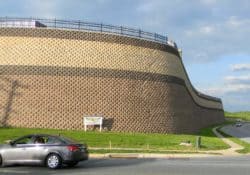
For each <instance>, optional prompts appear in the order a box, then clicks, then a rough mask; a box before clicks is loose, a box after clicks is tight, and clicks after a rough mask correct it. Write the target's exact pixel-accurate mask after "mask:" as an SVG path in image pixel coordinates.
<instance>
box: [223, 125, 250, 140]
mask: <svg viewBox="0 0 250 175" xmlns="http://www.w3.org/2000/svg"><path fill="white" fill-rule="evenodd" d="M222 131H223V132H225V133H227V134H229V135H232V136H234V137H238V138H240V139H241V140H243V141H246V142H248V143H250V123H243V125H242V126H241V127H236V126H235V125H227V126H224V127H223V128H222Z"/></svg>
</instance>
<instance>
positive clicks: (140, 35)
mask: <svg viewBox="0 0 250 175" xmlns="http://www.w3.org/2000/svg"><path fill="white" fill-rule="evenodd" d="M139 38H141V29H139Z"/></svg>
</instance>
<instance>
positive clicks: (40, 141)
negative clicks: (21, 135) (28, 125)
mask: <svg viewBox="0 0 250 175" xmlns="http://www.w3.org/2000/svg"><path fill="white" fill-rule="evenodd" d="M47 142H48V137H46V136H36V137H35V139H34V143H35V144H45V143H47Z"/></svg>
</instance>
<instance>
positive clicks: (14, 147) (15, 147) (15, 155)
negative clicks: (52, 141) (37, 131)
mask: <svg viewBox="0 0 250 175" xmlns="http://www.w3.org/2000/svg"><path fill="white" fill-rule="evenodd" d="M32 144H33V136H25V137H22V138H19V139H17V140H15V141H14V142H13V143H12V144H11V146H10V147H9V149H7V150H6V151H5V153H4V154H5V161H6V162H9V163H19V162H23V163H25V162H26V161H27V160H29V159H30V154H28V150H29V148H31V146H32Z"/></svg>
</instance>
